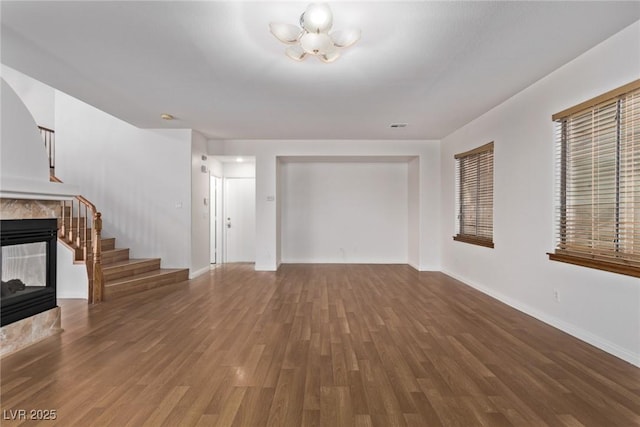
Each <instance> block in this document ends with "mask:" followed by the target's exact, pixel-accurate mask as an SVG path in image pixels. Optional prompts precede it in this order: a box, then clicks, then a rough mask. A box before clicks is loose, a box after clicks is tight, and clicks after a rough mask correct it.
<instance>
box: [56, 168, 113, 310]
mask: <svg viewBox="0 0 640 427" xmlns="http://www.w3.org/2000/svg"><path fill="white" fill-rule="evenodd" d="M49 179H50V181H52V182H59V183H61V182H62V181H61V180H60V178H58V177H56V176H54V175H51V177H50V178H49ZM67 211H68V212H67ZM90 222H91V224H90ZM90 225H91V226H92V227H90ZM89 232H91V238H90V239H89ZM59 237H60V238H62V239H63V240H64V241H66V242H67V243H68V244H71V245H72V246H73V247H74V248H76V249H77V250H79V251H80V252H81V255H80V256H81V258H82V260H83V261H84V262H85V265H86V266H87V274H88V276H89V294H88V295H89V298H88V299H89V303H90V304H95V303H98V302H100V301H102V294H103V286H104V278H103V275H102V248H101V240H102V214H101V213H100V212H98V210H97V209H96V206H95V205H94V204H93V203H91V202H90V201H89V200H88V199H87V198H86V197H83V196H76V197H75V198H74V199H73V200H70V201H67V200H63V201H62V215H61V226H60V231H59ZM89 242H91V247H89Z"/></svg>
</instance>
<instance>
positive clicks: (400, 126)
mask: <svg viewBox="0 0 640 427" xmlns="http://www.w3.org/2000/svg"><path fill="white" fill-rule="evenodd" d="M389 127H390V128H392V129H398V128H406V127H407V123H391V124H390V125H389Z"/></svg>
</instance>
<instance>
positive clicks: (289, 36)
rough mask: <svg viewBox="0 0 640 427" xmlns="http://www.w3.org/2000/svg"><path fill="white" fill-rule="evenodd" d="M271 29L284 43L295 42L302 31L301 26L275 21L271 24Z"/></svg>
mask: <svg viewBox="0 0 640 427" xmlns="http://www.w3.org/2000/svg"><path fill="white" fill-rule="evenodd" d="M269 30H271V34H273V35H274V36H275V37H276V38H277V39H278V40H280V41H281V42H282V43H295V42H297V41H298V37H300V33H302V30H301V29H300V27H296V26H295V25H290V24H277V23H273V22H272V23H271V24H269Z"/></svg>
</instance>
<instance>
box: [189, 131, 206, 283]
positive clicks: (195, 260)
mask: <svg viewBox="0 0 640 427" xmlns="http://www.w3.org/2000/svg"><path fill="white" fill-rule="evenodd" d="M202 156H205V160H203V159H202ZM209 163H210V162H209V159H208V157H207V139H206V138H205V137H204V136H203V135H202V134H200V133H198V132H195V131H193V132H192V136H191V271H190V277H191V278H193V277H196V276H199V275H200V274H203V273H205V272H207V271H209V268H210V257H209V254H210V240H211V239H210V235H211V230H210V226H211V223H210V220H209V206H210V200H209V199H210V194H209ZM202 166H204V167H205V168H206V170H205V172H203V171H202Z"/></svg>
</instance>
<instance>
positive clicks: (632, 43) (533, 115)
mask: <svg viewBox="0 0 640 427" xmlns="http://www.w3.org/2000/svg"><path fill="white" fill-rule="evenodd" d="M638 77H640V23H636V24H634V25H632V26H631V27H628V28H627V29H625V30H623V31H622V32H620V33H618V34H617V35H615V36H613V37H612V38H611V39H609V40H607V41H605V42H604V43H602V44H600V45H598V46H596V47H595V48H593V49H591V50H590V51H588V52H587V53H585V54H584V55H582V56H580V57H578V58H577V59H575V60H574V61H572V62H570V63H569V64H567V65H565V66H564V67H562V68H560V69H559V70H557V71H555V72H554V73H552V74H550V75H549V76H547V77H545V78H544V79H542V80H541V81H539V82H537V83H535V84H534V85H532V86H531V87H529V88H528V89H526V90H524V91H523V92H521V93H519V94H517V95H516V96H514V97H513V98H511V99H509V100H508V101H506V102H505V103H503V104H501V105H500V106H498V107H496V108H494V109H493V110H491V111H489V112H487V113H486V114H484V115H483V116H482V117H480V118H478V119H477V120H475V121H473V122H471V123H469V124H468V125H466V126H464V127H463V128H461V129H459V130H457V131H456V132H454V133H453V134H451V135H449V136H448V137H446V138H445V139H444V140H443V141H442V187H443V191H442V219H443V221H442V224H443V226H442V242H443V246H442V248H443V250H442V265H443V270H444V271H445V272H446V273H447V274H450V275H451V276H454V277H457V278H459V279H460V280H462V281H464V282H466V283H467V284H470V285H472V286H474V287H476V288H478V289H480V290H482V291H484V292H486V293H488V294H490V295H493V296H495V297H497V298H498V299H500V300H503V301H505V302H507V303H508V304H510V305H512V306H514V307H516V308H518V309H520V310H522V311H525V312H527V313H529V314H531V315H533V316H534V317H537V318H538V319H541V320H543V321H545V322H547V323H550V324H552V325H554V326H556V327H558V328H560V329H563V330H565V331H566V332H568V333H570V334H573V335H575V336H577V337H579V338H581V339H583V340H585V341H587V342H590V343H592V344H594V345H596V346H597V347H600V348H601V349H603V350H605V351H608V352H611V353H613V354H615V355H617V356H619V357H621V358H623V359H625V360H627V361H630V362H632V363H635V364H636V365H639V366H640V280H638V279H637V278H632V277H628V276H623V275H619V274H613V273H608V272H603V271H599V270H594V269H589V268H585V267H579V266H573V265H569V264H563V263H560V262H554V261H549V260H548V257H547V252H552V251H553V250H554V246H555V242H554V237H553V236H554V143H553V140H554V132H553V123H552V121H551V115H552V114H554V113H556V112H558V111H561V110H563V109H565V108H567V107H570V106H572V105H575V104H577V103H579V102H582V101H585V100H587V99H590V98H592V97H594V96H596V95H599V94H601V93H604V92H606V91H608V90H611V89H614V88H616V87H618V86H621V85H623V84H625V83H628V82H630V81H632V80H635V79H637V78H638ZM489 141H495V177H494V182H495V187H494V188H495V189H494V242H495V249H488V248H483V247H479V246H473V245H469V244H465V243H462V242H454V241H453V240H452V236H453V235H454V232H455V220H456V219H455V217H456V215H455V211H454V206H455V201H454V195H455V176H454V166H455V163H454V158H453V156H454V154H455V153H458V152H463V151H466V150H469V149H471V148H473V147H476V146H479V145H482V144H485V143H487V142H489ZM554 290H558V292H559V297H560V298H559V299H560V301H558V302H556V301H555V300H554ZM565 351H567V352H570V351H571V349H570V348H568V349H565Z"/></svg>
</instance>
